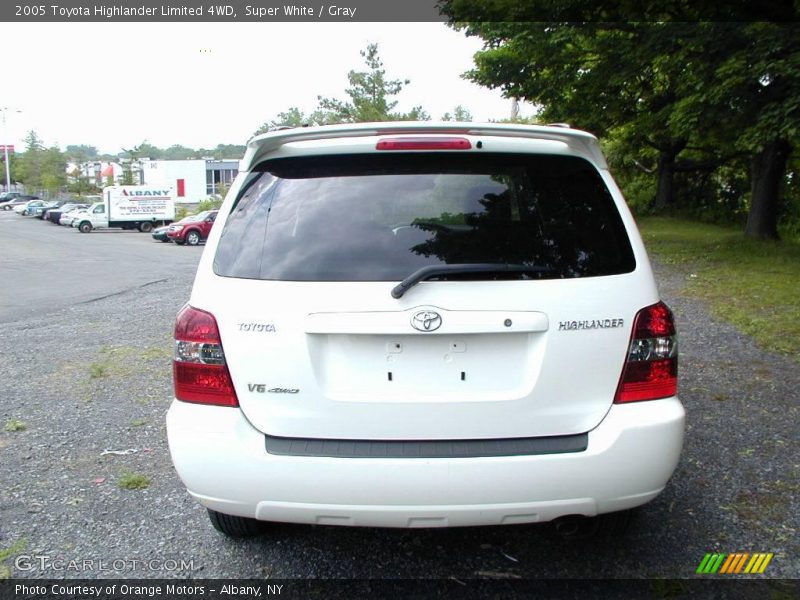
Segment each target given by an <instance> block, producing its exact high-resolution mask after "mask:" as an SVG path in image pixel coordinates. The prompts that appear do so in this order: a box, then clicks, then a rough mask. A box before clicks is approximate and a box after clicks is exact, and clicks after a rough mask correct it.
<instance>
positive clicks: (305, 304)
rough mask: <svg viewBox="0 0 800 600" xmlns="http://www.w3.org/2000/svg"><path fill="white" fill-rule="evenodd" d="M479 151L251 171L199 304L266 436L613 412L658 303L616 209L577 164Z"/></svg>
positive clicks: (483, 425)
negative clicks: (649, 307)
mask: <svg viewBox="0 0 800 600" xmlns="http://www.w3.org/2000/svg"><path fill="white" fill-rule="evenodd" d="M372 144H373V146H372V148H374V147H375V146H374V142H372ZM474 146H475V144H474V141H472V143H471V145H470V148H471V151H436V152H419V151H417V152H379V151H372V152H364V153H355V154H353V153H350V154H345V155H341V154H339V155H311V156H294V157H285V158H276V159H272V160H267V161H265V162H262V163H261V164H260V165H258V167H257V168H256V170H255V171H254V172H253V173H250V174H249V175H248V180H247V182H246V183H245V184H244V185H243V186H242V189H241V191H240V192H239V195H238V198H237V201H236V203H235V205H234V206H233V207H232V209H231V210H230V214H228V215H227V216H226V217H225V221H224V223H221V224H222V226H223V228H222V231H221V234H219V235H218V238H215V237H214V236H212V242H211V244H210V247H209V250H208V251H209V252H212V253H214V256H213V271H214V274H213V275H211V274H210V273H209V274H208V276H206V277H204V276H202V273H201V275H198V280H197V283H196V284H195V293H194V295H193V299H192V302H193V304H194V305H195V306H197V307H198V308H203V309H206V310H210V311H211V312H212V313H213V314H214V315H215V316H216V319H217V322H218V324H219V328H220V334H221V339H222V344H223V347H224V352H225V356H226V360H227V363H228V368H229V370H230V373H231V376H232V379H233V382H234V386H235V388H236V393H237V395H238V399H239V403H240V405H241V409H242V410H243V411H244V413H245V415H246V416H247V418H248V419H249V421H250V422H251V423H252V424H253V425H254V426H255V427H257V428H258V429H260V430H261V431H263V432H265V433H267V434H270V435H274V436H285V437H305V438H325V439H371V440H431V439H449V440H452V439H497V438H514V437H534V436H552V435H566V434H574V433H583V432H586V431H588V430H590V429H592V428H593V427H595V426H596V425H597V424H598V423H599V422H600V421H601V420H602V419H603V416H604V415H605V414H606V412H607V411H608V409H609V408H610V406H611V403H612V401H613V398H614V393H615V390H616V387H617V384H618V381H619V376H620V372H621V369H622V365H623V362H624V360H625V357H626V352H627V346H628V340H629V336H630V331H631V323H632V320H633V317H634V315H635V314H636V311H637V310H638V309H640V308H641V307H643V306H645V305H646V304H648V303H651V302H653V301H654V297H655V290H654V287H653V285H652V275H651V274H650V271H649V268H643V269H637V261H636V258H635V255H634V251H633V248H632V245H631V242H630V240H629V236H628V234H627V232H626V228H625V226H624V224H623V220H622V218H621V216H620V207H619V206H618V202H620V201H615V199H614V198H613V197H612V194H611V193H610V191H609V189H608V187H607V185H606V183H605V182H604V178H603V177H602V176H601V174H600V172H599V171H598V169H596V168H595V167H594V166H593V165H592V164H591V163H590V162H589V161H587V160H585V159H584V158H580V157H576V156H568V155H556V154H553V155H543V154H526V153H520V152H517V153H489V152H481V153H478V152H475V151H474ZM620 204H621V202H620ZM220 219H222V215H221V216H220ZM215 241H216V244H215V243H214V242H215ZM645 260H646V259H645ZM475 265H482V267H479V268H476V267H475ZM431 267H434V268H435V269H434V272H433V274H432V275H430V277H428V278H422V280H421V281H417V282H414V281H411V282H410V283H411V285H410V286H409V287H408V289H406V290H405V292H404V293H402V294H399V293H395V296H399V297H394V296H393V295H392V290H393V289H395V288H396V287H397V285H398V283H399V282H400V281H401V280H403V279H405V278H407V277H409V276H410V275H412V274H414V273H418V272H419V271H420V269H424V268H429V269H430V268H431ZM201 271H202V265H201Z"/></svg>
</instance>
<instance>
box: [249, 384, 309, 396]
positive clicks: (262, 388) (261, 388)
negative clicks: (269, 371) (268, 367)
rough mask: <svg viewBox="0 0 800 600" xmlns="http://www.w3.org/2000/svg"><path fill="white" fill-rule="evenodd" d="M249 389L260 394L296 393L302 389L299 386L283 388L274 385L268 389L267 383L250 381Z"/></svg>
mask: <svg viewBox="0 0 800 600" xmlns="http://www.w3.org/2000/svg"><path fill="white" fill-rule="evenodd" d="M247 390H248V391H250V392H257V393H259V394H263V393H264V392H267V393H269V394H296V393H297V392H299V391H300V390H299V389H297V388H282V387H274V388H270V389H267V384H265V383H248V384H247Z"/></svg>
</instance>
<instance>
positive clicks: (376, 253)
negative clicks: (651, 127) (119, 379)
mask: <svg viewBox="0 0 800 600" xmlns="http://www.w3.org/2000/svg"><path fill="white" fill-rule="evenodd" d="M251 177H252V178H253V180H252V181H251V183H250V185H248V186H247V187H246V188H245V189H244V190H243V192H242V193H241V194H240V197H239V198H238V200H237V202H236V203H235V205H234V207H233V209H232V211H231V214H230V215H229V217H228V220H227V222H226V224H225V228H224V230H223V232H222V235H221V239H220V242H219V245H218V248H217V253H216V256H215V259H214V270H215V272H216V273H217V274H218V275H222V276H227V277H241V278H254V279H268V280H285V281H398V280H401V279H403V278H405V277H407V276H408V275H410V274H411V273H413V272H414V271H416V270H418V269H420V268H422V267H426V266H437V265H445V264H475V263H492V264H498V265H499V264H515V265H525V266H539V267H544V268H545V270H544V271H543V272H541V273H524V274H521V273H512V274H510V273H504V274H499V273H479V274H474V273H473V274H470V275H464V274H459V275H454V274H451V275H446V276H441V277H440V278H441V279H446V278H451V279H465V278H468V279H500V278H521V277H522V278H550V279H552V278H573V277H591V276H599V275H612V274H619V273H627V272H630V271H632V270H633V269H634V267H635V261H634V257H633V252H632V250H631V246H630V243H629V241H628V237H627V234H626V233H625V229H624V226H623V224H622V221H621V219H620V216H619V214H618V212H617V209H616V207H615V205H614V202H613V200H612V198H611V195H610V193H609V191H608V189H607V188H606V186H605V184H604V183H603V181H602V179H601V178H600V175H599V173H598V172H597V170H596V169H595V168H594V167H592V165H591V164H590V163H588V162H587V161H585V160H583V159H580V158H575V157H565V156H545V155H522V154H507V155H500V154H478V153H470V154H469V155H465V154H456V153H453V154H451V153H437V154H427V153H426V154H421V153H420V154H367V155H346V156H324V157H303V158H291V159H276V160H272V161H268V162H265V163H263V164H262V165H260V167H259V168H258V173H256V174H253V175H251Z"/></svg>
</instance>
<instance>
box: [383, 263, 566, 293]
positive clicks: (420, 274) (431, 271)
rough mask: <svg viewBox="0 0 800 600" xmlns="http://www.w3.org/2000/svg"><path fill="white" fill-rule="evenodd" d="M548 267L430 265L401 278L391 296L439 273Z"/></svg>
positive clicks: (538, 270)
mask: <svg viewBox="0 0 800 600" xmlns="http://www.w3.org/2000/svg"><path fill="white" fill-rule="evenodd" d="M552 270H553V269H551V268H550V267H539V266H536V265H514V264H504V263H496V264H495V263H476V264H461V265H432V266H430V267H422V268H421V269H419V270H417V271H414V272H413V273H412V274H411V275H409V276H408V277H406V278H405V279H403V281H401V282H400V283H398V284H397V285H396V286H395V287H393V288H392V298H401V297H402V296H403V294H405V293H406V292H407V291H408V290H409V289H411V288H412V287H414V286H415V285H417V284H418V283H419V282H420V281H425V280H426V279H430V278H432V277H438V276H440V275H456V274H462V273H549V272H550V271H552Z"/></svg>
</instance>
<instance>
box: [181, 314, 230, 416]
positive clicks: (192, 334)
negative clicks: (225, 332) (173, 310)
mask: <svg viewBox="0 0 800 600" xmlns="http://www.w3.org/2000/svg"><path fill="white" fill-rule="evenodd" d="M172 378H173V383H174V385H175V397H176V398H177V399H178V400H183V401H184V402H196V403H200V404H215V405H217V406H239V400H238V399H237V398H236V390H235V389H234V387H233V381H232V380H231V375H230V373H229V372H228V367H227V365H226V364H225V352H224V351H223V349H222V341H221V340H220V335H219V328H218V327H217V320H216V319H215V318H214V315H212V314H211V313H209V312H206V311H204V310H199V309H196V308H192V307H191V306H189V305H186V306H184V307H183V308H182V309H181V311H180V312H179V313H178V318H177V320H176V321H175V355H174V359H173V362H172Z"/></svg>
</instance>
